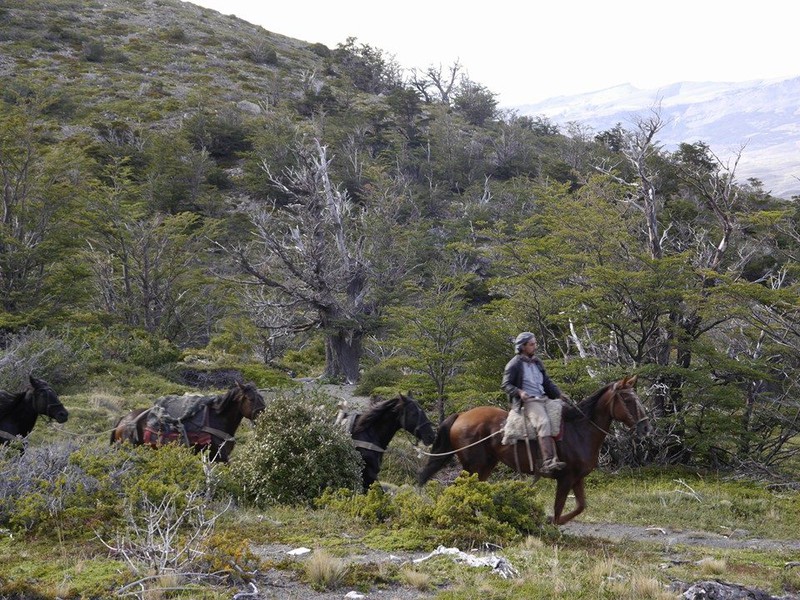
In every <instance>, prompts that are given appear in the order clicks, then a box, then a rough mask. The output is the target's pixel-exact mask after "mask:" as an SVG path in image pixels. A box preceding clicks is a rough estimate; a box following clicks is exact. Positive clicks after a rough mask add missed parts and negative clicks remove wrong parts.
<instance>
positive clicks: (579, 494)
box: [553, 477, 586, 525]
mask: <svg viewBox="0 0 800 600" xmlns="http://www.w3.org/2000/svg"><path fill="white" fill-rule="evenodd" d="M570 487H571V488H572V491H573V492H575V509H574V510H572V511H570V512H568V513H567V514H565V515H562V514H561V511H563V510H564V504H565V503H566V501H567V495H568V494H569V490H570ZM585 509H586V490H585V489H584V486H583V478H581V479H578V480H577V481H576V482H575V483H574V484H572V485H571V486H570V480H569V479H568V478H566V477H565V478H563V479H559V480H558V485H557V486H556V500H555V503H554V504H553V524H555V525H563V524H564V523H568V522H569V521H571V520H572V519H574V518H575V517H577V516H578V515H579V514H581V513H582V512H583V511H584V510H585Z"/></svg>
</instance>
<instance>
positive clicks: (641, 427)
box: [610, 375, 653, 436]
mask: <svg viewBox="0 0 800 600" xmlns="http://www.w3.org/2000/svg"><path fill="white" fill-rule="evenodd" d="M637 379H638V376H636V375H632V376H630V377H624V378H623V379H621V380H619V381H617V382H615V383H614V384H613V386H612V387H611V390H610V391H611V393H612V394H613V396H612V398H611V402H612V408H611V417H612V418H613V419H615V420H617V421H621V422H622V423H625V425H627V426H628V427H629V428H630V429H634V428H635V429H636V434H637V435H639V436H648V435H650V434H651V433H653V427H652V425H650V419H649V418H648V416H647V412H645V409H644V406H643V405H642V401H641V400H640V399H639V395H638V394H637V393H636V381H637ZM617 400H619V402H617Z"/></svg>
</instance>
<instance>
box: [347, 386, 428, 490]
mask: <svg viewBox="0 0 800 600" xmlns="http://www.w3.org/2000/svg"><path fill="white" fill-rule="evenodd" d="M336 422H337V423H338V424H340V425H341V426H342V427H344V428H345V429H346V430H347V431H348V432H349V433H350V435H351V436H352V438H353V444H354V445H355V447H356V450H358V452H359V454H361V458H362V459H363V460H364V468H363V470H362V472H361V475H362V483H363V485H364V491H367V489H369V486H371V485H372V484H373V483H374V482H375V481H377V479H378V473H379V472H380V470H381V463H382V462H383V455H384V453H385V452H386V448H387V447H388V446H389V442H391V441H392V438H393V437H394V435H395V434H396V433H397V432H398V431H400V430H401V429H404V430H405V431H408V432H409V433H410V434H411V435H413V436H414V437H415V438H417V439H418V440H421V441H422V443H424V444H425V445H426V446H429V445H431V444H432V443H433V440H434V438H435V437H436V434H435V432H434V430H433V425H432V424H431V422H430V420H429V419H428V415H426V414H425V411H424V410H423V409H422V407H421V406H420V405H419V404H418V403H417V401H416V400H414V399H413V398H411V397H410V396H404V395H403V394H399V395H397V396H396V397H394V398H390V399H389V400H384V399H382V398H373V399H372V401H371V406H370V407H369V409H367V411H366V412H364V413H363V414H362V413H348V412H347V411H346V407H345V406H342V407H341V409H340V411H339V415H338V416H337V417H336Z"/></svg>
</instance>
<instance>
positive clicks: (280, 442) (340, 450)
mask: <svg viewBox="0 0 800 600" xmlns="http://www.w3.org/2000/svg"><path fill="white" fill-rule="evenodd" d="M328 404H331V403H330V401H328ZM236 453H237V457H236V461H235V462H234V463H232V464H231V475H232V477H233V479H234V480H236V481H238V483H239V485H240V486H241V489H242V494H243V495H244V497H245V498H246V499H247V500H249V501H250V502H253V503H254V504H256V505H258V506H264V505H268V504H271V503H283V504H297V503H307V502H311V501H313V500H314V499H315V498H317V497H318V496H319V495H320V494H322V492H323V491H325V489H326V488H329V487H332V488H341V487H344V488H352V489H356V488H358V487H360V486H361V468H362V461H361V456H360V455H359V454H358V452H357V451H356V449H355V448H354V446H353V442H352V440H351V438H350V436H349V435H348V434H347V433H345V431H344V430H342V429H340V428H339V427H337V426H335V425H334V423H333V409H332V407H331V406H325V403H324V401H323V404H322V406H320V402H319V400H318V399H316V400H315V399H314V398H308V397H303V396H302V395H300V394H299V393H291V392H286V393H284V394H282V395H280V396H278V397H276V398H274V399H273V400H271V401H268V404H267V408H266V409H265V410H264V412H263V413H261V415H259V418H258V419H257V420H256V426H255V435H253V436H251V437H250V439H248V440H247V441H246V442H245V443H244V444H243V445H242V447H241V448H237V449H236Z"/></svg>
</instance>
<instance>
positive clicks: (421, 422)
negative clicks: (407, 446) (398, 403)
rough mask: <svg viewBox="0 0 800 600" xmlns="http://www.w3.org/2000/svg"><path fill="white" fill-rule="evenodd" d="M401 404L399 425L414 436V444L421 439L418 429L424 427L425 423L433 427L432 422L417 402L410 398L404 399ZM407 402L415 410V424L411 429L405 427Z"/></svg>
mask: <svg viewBox="0 0 800 600" xmlns="http://www.w3.org/2000/svg"><path fill="white" fill-rule="evenodd" d="M403 404H404V406H403V414H401V415H400V426H401V427H402V428H403V429H405V430H406V431H408V432H410V433H411V434H412V435H413V436H414V438H415V440H414V445H415V446H416V445H417V444H418V443H419V441H420V440H421V439H422V438H421V437H420V435H419V433H418V432H419V430H420V429H422V428H423V427H425V425H430V426H431V427H433V424H432V423H431V422H430V421H429V420H428V418H427V416H426V415H425V412H424V411H423V410H422V407H421V406H420V405H419V404H417V403H416V402H412V401H410V400H408V401H406V400H404V402H403ZM409 404H411V405H412V406H413V407H414V409H415V410H416V412H417V426H416V427H415V428H414V429H413V431H412V430H411V429H409V428H408V427H406V417H407V415H408V405H409ZM423 417H424V418H423Z"/></svg>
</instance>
